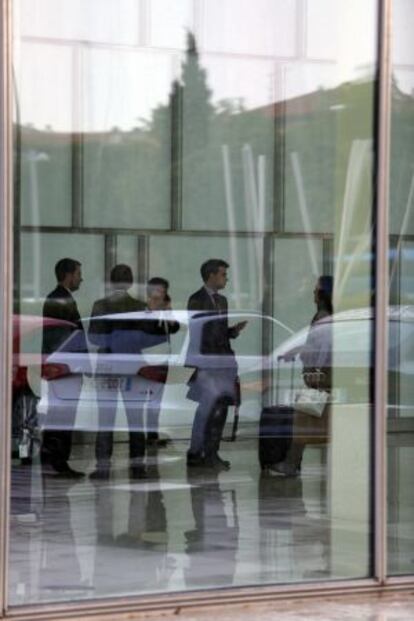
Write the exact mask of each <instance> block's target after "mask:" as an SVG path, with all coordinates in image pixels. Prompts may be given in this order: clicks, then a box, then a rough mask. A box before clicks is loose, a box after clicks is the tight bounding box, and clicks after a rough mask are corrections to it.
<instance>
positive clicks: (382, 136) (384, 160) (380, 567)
mask: <svg viewBox="0 0 414 621" xmlns="http://www.w3.org/2000/svg"><path fill="white" fill-rule="evenodd" d="M391 1H392V0H380V2H379V21H378V33H379V47H378V91H377V102H376V105H377V124H376V128H375V130H376V134H377V135H376V140H377V149H376V171H375V173H376V188H375V189H376V199H377V200H376V205H375V208H376V213H375V223H376V226H375V240H374V243H375V250H376V252H375V260H376V270H375V286H376V293H375V335H374V338H375V347H374V351H375V380H374V421H375V422H374V448H375V453H374V493H375V496H374V577H375V578H376V580H377V581H378V582H379V583H380V584H383V583H385V581H386V576H387V462H386V457H387V450H386V449H387V435H386V430H387V400H388V368H387V367H388V356H387V353H388V322H387V308H388V280H389V278H388V255H389V252H388V247H389V239H388V236H389V224H388V197H389V158H390V107H391Z"/></svg>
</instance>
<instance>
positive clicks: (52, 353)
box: [0, 0, 414, 608]
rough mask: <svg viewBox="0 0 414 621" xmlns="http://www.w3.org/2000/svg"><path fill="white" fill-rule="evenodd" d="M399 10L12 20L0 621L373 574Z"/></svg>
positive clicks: (155, 1)
mask: <svg viewBox="0 0 414 621" xmlns="http://www.w3.org/2000/svg"><path fill="white" fill-rule="evenodd" d="M392 5H393V12H394V17H393V31H392V41H393V50H392V62H393V64H392V87H391V95H392V97H391V100H390V101H389V105H390V108H391V147H390V175H389V180H390V191H389V231H388V232H387V233H389V261H388V265H389V285H390V286H389V304H388V315H387V321H388V328H389V329H388V348H387V353H386V357H387V369H388V400H387V404H386V405H384V408H385V411H386V415H387V433H386V443H387V450H386V457H387V467H388V478H387V485H388V498H387V516H386V517H387V529H388V530H387V535H388V536H387V549H388V556H387V569H386V572H387V574H388V575H389V576H401V575H410V574H412V573H413V572H412V566H411V565H412V556H413V555H412V552H413V546H412V544H413V541H414V538H413V532H412V500H411V496H412V493H411V488H410V475H409V473H410V469H411V463H412V455H411V444H412V442H411V439H412V429H411V426H412V425H411V418H412V417H411V409H412V394H411V393H412V389H411V381H410V376H409V373H410V367H411V366H412V363H411V361H412V351H411V350H412V344H411V333H412V332H413V329H414V324H413V323H412V322H413V316H414V315H413V312H412V309H411V297H412V293H411V269H410V257H411V256H412V248H411V246H412V245H413V239H414V238H412V236H411V233H410V221H411V203H412V199H413V196H412V195H413V194H414V184H413V178H412V171H411V169H412V165H411V159H412V158H410V154H411V150H412V145H411V143H412V140H411V125H410V120H411V107H412V86H411V82H410V80H411V78H412V76H413V75H414V73H413V67H414V63H413V62H412V51H413V50H412V45H411V44H410V37H409V26H408V25H409V24H410V16H412V15H411V13H412V7H411V3H410V2H406V1H405V0H394V2H393V3H392ZM386 6H388V5H387V3H386V2H384V3H378V2H376V1H375V0H367V1H365V2H363V3H361V2H358V1H357V0H349V1H348V2H343V1H340V0H335V1H332V0H256V2H254V3H253V2H251V1H250V0H237V1H236V0H220V1H217V0H175V1H174V2H167V1H163V0H116V1H115V0H99V1H98V0H83V1H82V2H81V1H75V0H13V1H12V2H10V8H11V16H12V18H11V31H12V33H11V41H10V50H11V57H12V63H11V64H12V79H11V80H10V84H9V87H10V94H11V97H12V109H13V112H12V116H13V119H12V123H11V124H12V130H13V206H12V208H11V207H10V213H11V212H12V213H13V230H11V227H9V230H8V231H6V232H5V239H6V237H7V236H11V239H12V244H11V247H12V253H13V270H12V281H13V286H12V291H13V293H12V298H13V299H12V306H13V309H12V313H11V315H12V316H11V317H10V318H9V319H8V320H7V321H8V325H10V335H11V334H12V338H10V340H11V341H12V343H11V344H10V347H11V348H12V351H11V352H10V356H9V358H8V360H9V363H10V361H11V364H12V370H11V373H10V375H11V378H10V379H11V386H10V393H11V395H10V401H11V403H10V404H9V405H10V408H9V409H10V410H11V411H10V412H9V413H8V415H7V416H8V418H7V420H10V434H11V437H10V443H9V444H10V451H9V453H10V455H8V464H7V471H8V473H9V485H8V488H9V494H8V548H7V557H6V556H5V555H4V558H5V559H6V561H5V564H6V573H7V580H6V583H5V586H4V601H5V602H6V604H5V606H4V607H5V608H7V606H10V607H11V608H13V607H16V608H17V607H19V606H24V605H37V604H49V605H58V604H59V603H69V602H70V603H72V604H73V603H75V604H79V603H80V604H81V603H82V602H84V603H89V604H90V603H91V602H93V601H95V600H96V601H99V602H102V601H103V602H105V601H108V602H109V601H111V599H112V598H117V597H125V596H126V597H129V596H131V597H138V598H139V597H141V596H142V597H143V596H145V597H148V596H151V595H157V596H158V597H159V596H161V595H163V594H169V595H173V594H174V596H176V597H179V595H180V594H183V593H185V594H187V595H188V594H189V593H192V592H194V594H195V596H196V594H197V593H199V592H203V593H206V592H209V591H213V590H215V589H222V588H226V589H230V588H233V587H244V588H250V589H252V588H255V589H257V590H259V589H260V587H262V586H267V587H269V586H274V587H275V588H281V589H283V588H286V587H289V588H290V587H291V586H292V585H297V586H298V587H299V586H300V585H302V586H305V587H306V586H308V587H309V588H310V587H311V586H312V585H318V584H320V583H321V582H323V583H324V584H325V585H327V588H328V589H329V585H334V584H338V583H341V584H342V583H345V584H346V583H347V582H349V583H351V582H353V581H359V580H368V581H369V580H371V581H372V583H373V584H375V580H378V579H381V580H382V577H380V578H379V577H378V571H377V567H378V563H377V559H378V550H377V546H378V530H379V528H380V526H379V522H378V516H377V515H376V512H375V507H376V504H375V503H376V498H377V494H378V493H379V491H378V489H377V488H376V485H375V480H376V479H375V472H377V471H378V468H379V467H380V465H381V464H379V457H378V454H377V453H376V450H375V447H377V448H378V443H377V442H378V412H379V409H378V404H377V403H376V400H375V398H374V395H375V394H376V393H375V386H376V382H378V377H379V367H380V361H379V360H378V356H377V354H378V352H377V351H376V342H377V341H376V340H375V338H376V330H377V332H378V329H377V328H376V325H377V323H376V322H377V320H378V318H377V315H376V309H377V308H378V306H376V304H377V302H378V297H377V295H378V291H377V290H376V281H375V275H376V270H377V262H378V256H379V253H380V252H382V248H380V246H379V242H378V237H379V229H378V213H379V209H380V208H381V205H380V204H379V202H378V196H377V193H376V190H377V188H378V174H379V173H378V165H379V164H378V162H379V158H378V148H379V147H378V145H379V141H380V139H381V136H380V135H379V134H380V124H379V116H381V114H382V115H385V114H386V110H382V109H381V108H380V107H379V86H378V75H383V73H382V72H383V70H384V67H383V60H382V56H381V53H380V52H381V44H382V43H383V41H382V40H381V39H382V36H383V35H382V34H380V25H381V23H382V20H384V19H388V18H387V12H386V11H385V7H386ZM379 44H380V45H379ZM379 50H380V51H379ZM378 113H379V114H378ZM383 207H384V206H382V208H383ZM387 252H388V250H387ZM377 282H378V280H377ZM10 288H11V287H10ZM387 292H388V291H387ZM0 310H1V309H0ZM3 358H4V360H5V359H6V357H5V356H4V357H3ZM4 403H5V401H4V402H3V405H4Z"/></svg>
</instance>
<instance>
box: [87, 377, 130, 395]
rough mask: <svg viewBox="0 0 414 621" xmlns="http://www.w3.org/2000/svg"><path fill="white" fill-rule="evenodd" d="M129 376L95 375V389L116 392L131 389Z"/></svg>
mask: <svg viewBox="0 0 414 621" xmlns="http://www.w3.org/2000/svg"><path fill="white" fill-rule="evenodd" d="M131 385H132V378H131V377H97V378H95V386H96V389H97V390H105V391H109V392H117V391H118V390H122V391H123V392H128V391H129V390H131Z"/></svg>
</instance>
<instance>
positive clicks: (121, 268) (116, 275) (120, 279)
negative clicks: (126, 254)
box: [110, 263, 134, 285]
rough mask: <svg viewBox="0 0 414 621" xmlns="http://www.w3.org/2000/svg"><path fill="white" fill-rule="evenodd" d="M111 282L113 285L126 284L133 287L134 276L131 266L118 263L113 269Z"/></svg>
mask: <svg viewBox="0 0 414 621" xmlns="http://www.w3.org/2000/svg"><path fill="white" fill-rule="evenodd" d="M110 280H111V283H112V284H114V285H115V284H119V283H124V284H126V285H132V283H133V282H134V277H133V276H132V270H131V268H130V267H129V265H125V264H124V263H118V265H115V267H113V268H112V269H111V274H110Z"/></svg>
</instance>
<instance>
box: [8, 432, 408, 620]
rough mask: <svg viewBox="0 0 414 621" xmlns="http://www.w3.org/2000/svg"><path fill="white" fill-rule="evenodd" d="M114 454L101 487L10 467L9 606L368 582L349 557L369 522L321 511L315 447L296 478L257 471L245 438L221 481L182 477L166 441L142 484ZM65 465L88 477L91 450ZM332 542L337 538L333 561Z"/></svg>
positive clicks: (321, 478)
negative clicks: (109, 472) (238, 588)
mask: <svg viewBox="0 0 414 621" xmlns="http://www.w3.org/2000/svg"><path fill="white" fill-rule="evenodd" d="M118 449H119V455H118V457H117V459H116V468H115V472H114V474H113V477H112V478H111V480H110V481H105V482H99V483H92V482H91V481H90V480H89V479H88V478H85V479H84V480H82V481H81V482H77V483H73V482H70V481H65V480H61V479H60V480H57V479H55V478H53V477H52V476H50V477H46V476H45V477H42V476H41V474H40V467H39V465H38V464H35V465H33V466H32V467H22V466H20V465H19V464H15V466H14V468H13V473H12V516H11V546H10V554H11V562H10V579H9V584H10V602H11V603H12V604H14V605H18V604H27V603H43V602H51V601H60V602H61V601H65V600H70V601H75V600H88V599H95V598H99V599H100V598H105V597H112V596H124V595H127V596H128V595H142V594H155V593H162V592H179V591H187V592H188V591H189V590H200V589H209V588H217V587H219V588H221V587H232V586H254V585H263V584H290V583H302V582H314V581H320V580H332V579H338V578H345V579H346V578H353V577H356V578H359V577H365V576H366V575H367V574H368V563H367V565H366V566H361V564H360V560H358V559H360V558H361V556H360V549H359V548H360V542H361V540H362V541H366V540H367V538H368V535H369V524H368V523H364V524H356V523H344V522H341V521H340V520H338V519H333V518H332V516H330V515H329V506H328V505H329V503H328V495H329V494H328V491H327V476H326V464H325V463H324V459H321V450H320V449H318V448H309V449H307V451H306V453H305V461H304V464H303V469H302V476H301V477H300V478H298V479H279V478H273V477H269V476H266V475H263V474H261V472H260V469H259V466H258V463H257V455H256V452H257V447H256V445H255V443H253V442H251V443H249V442H245V443H241V442H238V443H236V444H235V445H231V444H229V445H227V446H226V447H225V453H226V456H229V457H230V458H231V461H232V468H231V470H230V471H228V472H225V471H222V472H220V473H213V472H207V471H201V472H197V471H195V472H193V471H187V469H186V467H185V449H186V446H185V445H184V444H183V445H180V444H179V443H176V444H175V445H172V446H169V447H168V448H167V449H162V450H159V451H158V453H153V454H152V455H151V456H150V457H149V458H148V466H149V477H148V478H147V479H146V480H143V481H130V480H129V477H128V469H127V463H126V460H125V457H124V455H125V451H126V448H125V446H123V445H121V446H120V447H118ZM74 465H75V466H76V467H78V468H83V469H85V470H87V471H90V470H92V469H93V448H92V447H90V446H89V447H88V446H84V447H82V450H81V451H80V452H79V453H78V458H77V460H75V463H74ZM407 515H408V514H407ZM407 523H408V522H407ZM405 534H406V540H405V543H406V545H405V555H406V557H407V559H410V558H414V553H413V554H412V555H411V556H410V553H411V551H413V546H412V538H410V537H411V536H410V532H409V529H408V530H407V529H406V530H405ZM335 538H336V539H338V538H339V539H341V538H342V539H343V541H345V542H346V547H344V548H343V549H341V550H342V551H341V553H340V557H341V558H340V561H341V562H340V563H338V562H337V559H335V558H334V556H335V554H337V553H338V550H337V549H336V551H334V548H333V545H334V544H333V542H334V540H335ZM356 559H357V560H356ZM367 559H368V556H367ZM284 605H285V603H282V602H278V603H277V606H278V610H279V606H282V608H281V609H280V610H282V609H283V606H284ZM305 605H306V606H316V605H317V603H316V602H313V603H312V602H307V603H306V604H305ZM264 614H268V615H271V614H272V612H271V610H267V611H265V612H264ZM286 614H287V613H286ZM312 614H313V613H312ZM315 614H319V613H317V612H316V609H315ZM375 614H376V613H375ZM278 615H279V613H278ZM263 618H264V619H267V618H272V617H270V616H267V617H266V616H265V617H263ZM286 618H287V619H290V618H292V619H294V618H296V617H286ZM314 618H315V619H316V618H317V619H319V618H330V617H320V616H319V617H318V616H316V617H314ZM331 618H332V619H335V618H336V617H331ZM338 618H340V617H338ZM344 618H350V619H351V618H353V617H352V616H349V617H344ZM354 618H358V617H354ZM361 618H362V619H365V618H367V619H371V617H369V616H367V617H361ZM372 618H373V619H376V618H377V617H372ZM379 618H380V617H379ZM393 618H394V617H390V619H393ZM411 618H412V619H414V614H413V615H412V617H411ZM221 619H224V617H221ZM278 619H279V616H278ZM385 619H387V617H386V618H385Z"/></svg>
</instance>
